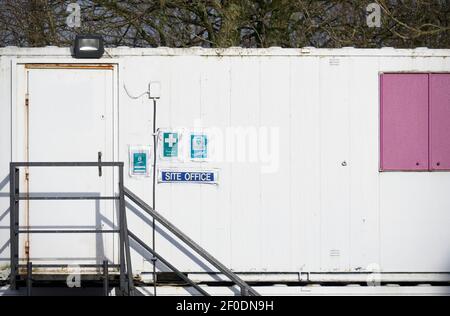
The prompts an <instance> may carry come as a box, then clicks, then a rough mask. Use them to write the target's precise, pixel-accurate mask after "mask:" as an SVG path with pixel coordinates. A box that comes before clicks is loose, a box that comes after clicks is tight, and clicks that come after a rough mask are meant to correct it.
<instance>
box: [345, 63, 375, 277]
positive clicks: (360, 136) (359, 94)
mask: <svg viewBox="0 0 450 316" xmlns="http://www.w3.org/2000/svg"><path fill="white" fill-rule="evenodd" d="M348 71H349V72H350V78H349V79H348V80H349V84H350V93H349V107H350V108H349V114H350V117H349V119H350V162H351V163H350V190H351V199H350V212H351V214H350V227H349V229H350V232H349V233H350V269H351V270H366V269H369V270H370V269H374V268H376V267H378V266H379V265H380V258H379V252H378V249H379V203H378V201H379V194H378V186H379V183H378V166H379V149H378V148H379V137H378V135H379V132H378V131H379V101H378V100H379V87H378V63H377V62H374V59H373V58H369V57H361V58H358V59H353V60H352V63H351V66H350V67H349V69H348Z"/></svg>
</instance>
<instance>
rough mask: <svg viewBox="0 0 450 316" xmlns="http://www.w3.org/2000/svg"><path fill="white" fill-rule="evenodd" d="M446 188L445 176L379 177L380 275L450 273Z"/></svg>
mask: <svg viewBox="0 0 450 316" xmlns="http://www.w3.org/2000/svg"><path fill="white" fill-rule="evenodd" d="M449 186H450V177H449V174H448V173H445V172H444V173H442V172H436V173H383V174H381V176H380V188H381V189H380V195H381V203H380V207H381V214H380V215H381V231H380V236H381V245H380V247H381V266H382V269H383V271H392V272H400V271H401V272H418V271H426V272H445V271H450V252H449V249H450V230H449V229H448V226H449V224H450V212H449V211H448V210H449V209H450V200H449V199H447V198H445V199H444V198H443V197H448V196H449V195H448V188H449Z"/></svg>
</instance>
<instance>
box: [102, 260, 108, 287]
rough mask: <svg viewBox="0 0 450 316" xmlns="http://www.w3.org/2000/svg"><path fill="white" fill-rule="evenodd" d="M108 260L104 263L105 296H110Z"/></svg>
mask: <svg viewBox="0 0 450 316" xmlns="http://www.w3.org/2000/svg"><path fill="white" fill-rule="evenodd" d="M108 269H109V267H108V260H104V261H103V290H104V296H109V271H108Z"/></svg>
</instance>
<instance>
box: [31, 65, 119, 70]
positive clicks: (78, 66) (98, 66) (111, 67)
mask: <svg viewBox="0 0 450 316" xmlns="http://www.w3.org/2000/svg"><path fill="white" fill-rule="evenodd" d="M25 69H94V70H113V69H114V66H113V65H111V64H25Z"/></svg>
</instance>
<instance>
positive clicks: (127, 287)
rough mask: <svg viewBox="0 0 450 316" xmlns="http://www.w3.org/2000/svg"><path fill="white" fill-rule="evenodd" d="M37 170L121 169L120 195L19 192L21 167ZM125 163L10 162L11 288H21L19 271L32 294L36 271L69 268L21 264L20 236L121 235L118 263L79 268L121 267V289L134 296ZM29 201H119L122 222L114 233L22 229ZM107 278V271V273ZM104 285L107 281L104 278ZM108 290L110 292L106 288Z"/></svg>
mask: <svg viewBox="0 0 450 316" xmlns="http://www.w3.org/2000/svg"><path fill="white" fill-rule="evenodd" d="M38 167H42V168H45V167H98V168H99V170H100V168H103V167H113V168H118V169H119V192H120V194H119V195H118V196H92V195H89V196H88V195H69V194H68V195H63V194H58V195H50V194H49V195H45V194H39V196H33V195H31V194H30V192H27V193H26V194H21V193H20V168H38ZM123 168H124V164H123V162H101V161H99V162H12V163H10V251H11V255H10V256H11V257H10V269H11V273H10V285H11V289H13V290H15V289H17V288H18V286H17V281H18V276H19V269H20V268H25V267H26V269H27V290H28V291H27V292H28V294H31V284H32V271H33V267H34V268H60V267H61V268H62V267H66V266H67V265H63V264H39V265H33V263H32V259H31V258H27V264H26V265H20V264H19V262H20V258H19V235H20V234H108V233H114V234H119V245H120V251H119V257H120V258H119V264H109V263H108V262H107V261H104V262H103V263H102V264H87V265H79V267H80V268H85V267H86V268H101V269H103V270H106V269H109V268H119V271H120V290H121V292H122V293H123V294H125V295H133V294H134V284H133V274H132V268H131V258H130V247H129V244H128V243H129V237H128V228H127V226H126V214H125V200H124V194H123V192H124V190H123V188H124V182H123ZM26 200H49V201H56V200H116V201H118V202H119V223H118V229H111V230H100V229H93V230H51V229H45V230H33V229H30V228H29V227H26V228H20V223H19V203H20V201H26ZM104 276H105V278H106V277H107V276H108V271H104ZM104 284H105V286H107V284H108V280H107V279H105V283H104ZM106 290H107V289H106Z"/></svg>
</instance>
